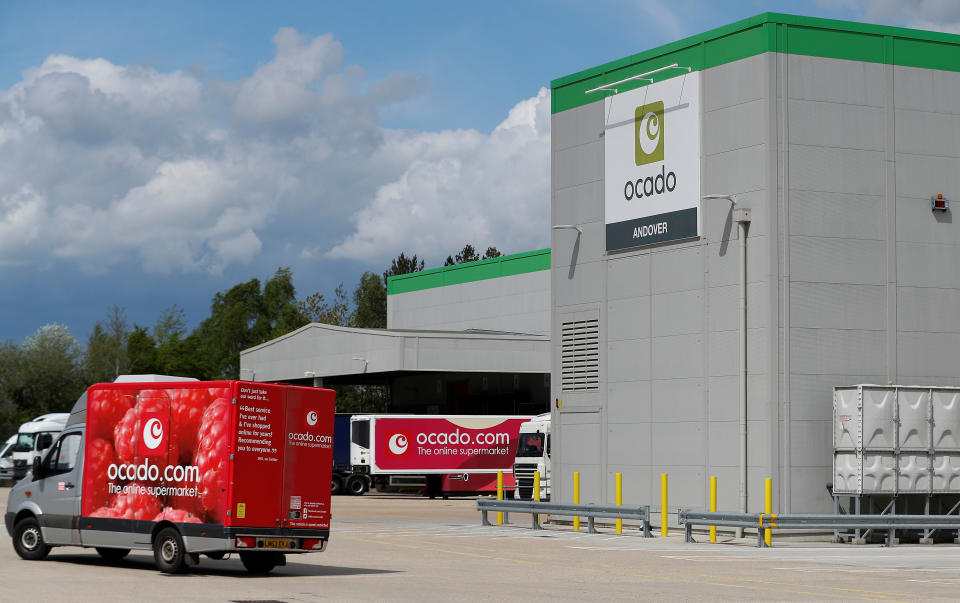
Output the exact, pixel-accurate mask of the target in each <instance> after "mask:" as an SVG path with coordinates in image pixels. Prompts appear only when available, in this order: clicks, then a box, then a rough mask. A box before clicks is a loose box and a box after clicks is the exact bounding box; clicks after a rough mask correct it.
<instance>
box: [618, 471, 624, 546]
mask: <svg viewBox="0 0 960 603" xmlns="http://www.w3.org/2000/svg"><path fill="white" fill-rule="evenodd" d="M622 504H623V474H622V473H617V506H618V507H619V506H620V505H622ZM617 534H623V520H622V519H620V518H619V517H618V518H617Z"/></svg>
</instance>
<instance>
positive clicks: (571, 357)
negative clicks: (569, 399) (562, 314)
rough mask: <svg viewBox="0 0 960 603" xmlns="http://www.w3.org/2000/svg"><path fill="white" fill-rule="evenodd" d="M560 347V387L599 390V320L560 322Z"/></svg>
mask: <svg viewBox="0 0 960 603" xmlns="http://www.w3.org/2000/svg"><path fill="white" fill-rule="evenodd" d="M561 348H562V350H561V361H560V373H561V389H562V390H563V391H565V392H582V391H590V390H597V389H600V321H599V320H598V319H596V318H592V319H586V320H571V321H569V322H564V323H562V332H561Z"/></svg>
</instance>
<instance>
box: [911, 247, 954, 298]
mask: <svg viewBox="0 0 960 603" xmlns="http://www.w3.org/2000/svg"><path fill="white" fill-rule="evenodd" d="M958 257H960V245H924V244H922V243H898V244H897V280H898V281H899V283H898V284H900V285H904V286H908V287H911V286H912V287H939V288H944V289H960V265H958V264H957V262H956V261H955V258H958Z"/></svg>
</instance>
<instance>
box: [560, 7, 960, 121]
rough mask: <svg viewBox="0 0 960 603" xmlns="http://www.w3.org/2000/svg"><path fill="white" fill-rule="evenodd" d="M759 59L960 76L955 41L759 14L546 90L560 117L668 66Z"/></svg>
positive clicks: (959, 45) (958, 41)
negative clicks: (793, 57)
mask: <svg viewBox="0 0 960 603" xmlns="http://www.w3.org/2000/svg"><path fill="white" fill-rule="evenodd" d="M765 52H780V53H784V54H798V55H805V56H814V57H823V58H829V59H846V60H851V61H865V62H868V63H884V64H892V65H900V66H904V67H922V68H926V69H941V70H944V71H960V36H958V35H954V34H947V33H939V32H932V31H922V30H918V29H907V28H904V27H890V26H886V25H872V24H867V23H855V22H852V21H838V20H834V19H820V18H816V17H800V16H796V15H784V14H780V13H763V14H761V15H757V16H755V17H750V18H749V19H744V20H743V21H737V22H736V23H731V24H730V25H724V26H723V27H718V28H716V29H711V30H710V31H707V32H704V33H702V34H699V35H696V36H691V37H689V38H685V39H683V40H679V41H677V42H672V43H670V44H665V45H663V46H659V47H657V48H654V49H652V50H647V51H645V52H641V53H639V54H635V55H632V56H629V57H625V58H623V59H620V60H617V61H611V62H610V63H605V64H603V65H600V66H598V67H593V68H591V69H586V70H584V71H580V72H578V73H574V74H572V75H568V76H566V77H561V78H557V79H555V80H553V81H552V82H551V83H550V88H551V103H552V105H551V106H552V110H553V112H554V113H560V112H561V111H566V110H567V109H573V108H575V107H579V106H582V105H586V104H589V103H592V102H596V101H598V100H602V99H603V98H604V97H606V96H609V95H611V94H613V92H612V91H611V92H604V91H598V92H592V93H590V94H585V92H586V91H587V90H591V89H593V88H596V87H598V86H602V85H603V84H609V83H611V82H616V81H619V80H622V79H625V78H628V77H632V76H634V75H638V74H641V73H645V72H647V71H652V70H654V69H659V68H661V67H665V66H667V65H670V64H672V63H677V64H678V65H679V66H681V67H690V68H691V69H692V70H693V71H702V70H704V69H709V68H711V67H716V66H718V65H723V64H726V63H732V62H733V61H738V60H740V59H745V58H748V57H752V56H755V55H758V54H763V53H765ZM685 73H687V71H686V70H685V69H684V70H669V71H663V72H660V73H658V74H656V75H655V76H653V77H654V79H655V80H656V81H662V80H665V79H669V78H672V77H677V76H680V75H683V74H685ZM646 84H647V82H645V81H644V80H639V79H638V80H633V81H631V82H625V83H623V84H620V85H618V86H617V91H618V92H626V91H628V90H633V89H634V88H639V87H641V86H644V85H646Z"/></svg>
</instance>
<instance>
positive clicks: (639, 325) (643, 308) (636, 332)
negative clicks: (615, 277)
mask: <svg viewBox="0 0 960 603" xmlns="http://www.w3.org/2000/svg"><path fill="white" fill-rule="evenodd" d="M647 337H650V298H649V297H632V298H628V299H615V300H610V301H608V302H607V341H620V340H624V339H644V338H647Z"/></svg>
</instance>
